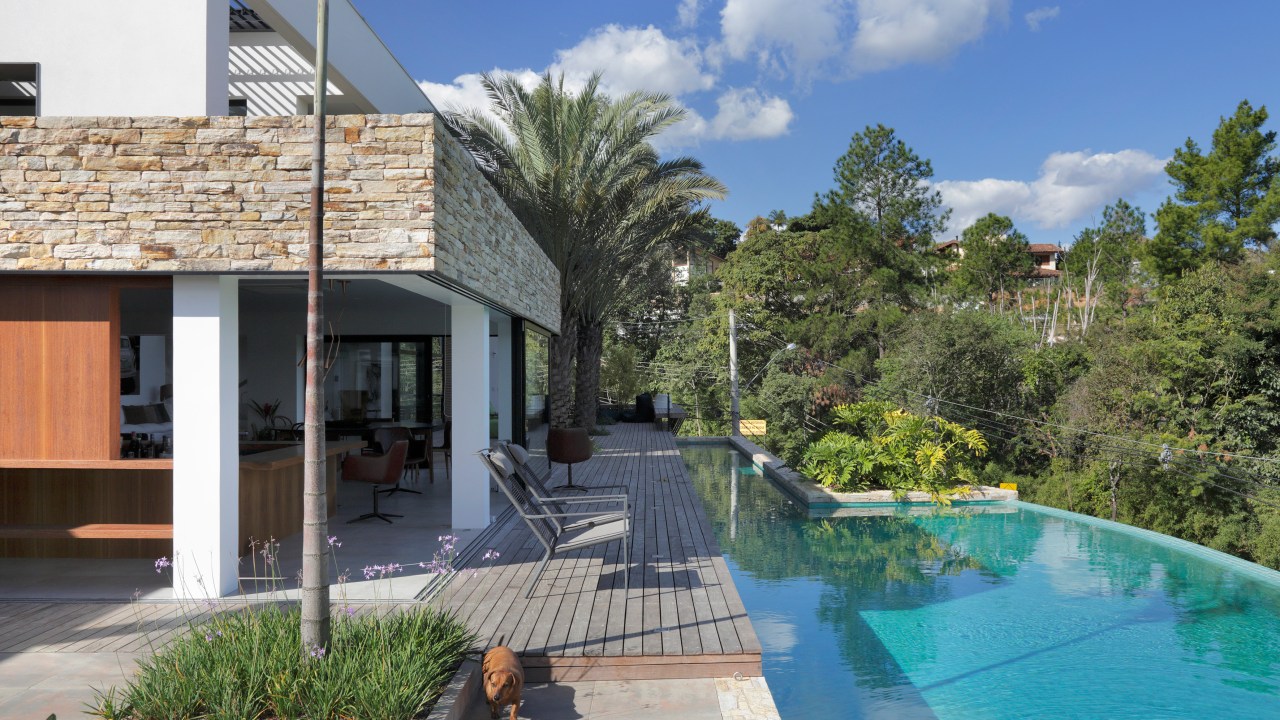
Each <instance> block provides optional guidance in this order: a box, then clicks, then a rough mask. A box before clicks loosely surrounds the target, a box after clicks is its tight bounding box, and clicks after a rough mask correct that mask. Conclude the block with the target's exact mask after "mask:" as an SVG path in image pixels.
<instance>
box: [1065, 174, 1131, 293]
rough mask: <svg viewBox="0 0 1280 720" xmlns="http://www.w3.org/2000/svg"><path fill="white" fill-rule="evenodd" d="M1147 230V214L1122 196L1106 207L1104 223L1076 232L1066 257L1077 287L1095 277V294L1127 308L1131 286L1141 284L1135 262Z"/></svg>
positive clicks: (1067, 270)
mask: <svg viewBox="0 0 1280 720" xmlns="http://www.w3.org/2000/svg"><path fill="white" fill-rule="evenodd" d="M1146 232H1147V220H1146V213H1144V212H1142V209H1141V208H1138V207H1135V206H1133V205H1130V204H1129V203H1127V202H1125V200H1124V198H1120V199H1118V200H1116V201H1115V203H1114V204H1111V205H1108V206H1107V207H1106V208H1104V209H1103V211H1102V224H1101V225H1099V226H1098V227H1089V228H1085V229H1084V230H1081V231H1080V233H1079V234H1078V235H1076V238H1075V241H1074V242H1073V243H1072V244H1071V247H1070V248H1069V249H1068V250H1067V251H1066V254H1065V256H1064V257H1063V268H1064V269H1065V270H1066V272H1067V275H1068V277H1070V278H1072V280H1073V281H1074V282H1075V284H1076V285H1077V287H1079V285H1080V284H1081V283H1082V282H1083V281H1085V280H1086V279H1087V278H1090V276H1092V277H1093V280H1094V282H1095V285H1094V287H1091V288H1090V292H1091V294H1093V295H1099V294H1102V295H1104V296H1105V297H1106V298H1107V300H1108V301H1109V303H1110V304H1111V305H1112V306H1114V307H1117V308H1123V306H1124V304H1125V302H1126V301H1127V300H1128V294H1129V290H1130V288H1132V287H1134V286H1135V285H1136V284H1137V282H1136V281H1137V278H1135V276H1134V269H1133V263H1134V259H1135V258H1137V257H1138V253H1140V252H1141V251H1142V248H1143V241H1144V240H1145V236H1146ZM1081 294H1083V292H1082V293H1081Z"/></svg>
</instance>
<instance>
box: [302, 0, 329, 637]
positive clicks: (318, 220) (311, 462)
mask: <svg viewBox="0 0 1280 720" xmlns="http://www.w3.org/2000/svg"><path fill="white" fill-rule="evenodd" d="M328 46H329V0H316V76H315V82H316V88H315V99H314V103H315V106H314V107H313V108H312V110H313V112H314V118H313V125H314V129H315V142H314V144H313V145H312V146H311V224H310V227H309V228H308V230H309V232H308V238H307V239H308V246H307V253H308V255H307V385H306V406H305V410H304V411H303V427H304V430H303V480H302V483H303V490H302V494H303V499H302V653H303V654H304V655H306V654H307V653H309V652H313V651H314V649H315V648H323V649H327V648H328V647H329V630H330V619H329V544H328V538H327V537H326V536H327V535H328V534H329V513H328V501H327V499H326V497H325V472H324V470H325V468H324V395H323V393H324V384H323V383H324V367H323V362H324V346H323V342H324V336H323V335H322V334H321V333H320V327H321V325H322V324H323V322H324V292H323V290H322V289H321V287H320V281H321V273H322V268H323V265H324V136H325V95H326V90H327V89H328V85H329V78H328V76H329V73H328V68H329V47H328Z"/></svg>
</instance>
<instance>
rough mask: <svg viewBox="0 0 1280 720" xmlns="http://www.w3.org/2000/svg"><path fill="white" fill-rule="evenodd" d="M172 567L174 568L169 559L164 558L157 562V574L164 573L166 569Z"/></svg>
mask: <svg viewBox="0 0 1280 720" xmlns="http://www.w3.org/2000/svg"><path fill="white" fill-rule="evenodd" d="M172 566H173V563H172V562H170V560H169V558H167V557H162V558H160V559H159V560H157V561H156V572H157V573H159V572H163V571H164V569H165V568H167V567H172Z"/></svg>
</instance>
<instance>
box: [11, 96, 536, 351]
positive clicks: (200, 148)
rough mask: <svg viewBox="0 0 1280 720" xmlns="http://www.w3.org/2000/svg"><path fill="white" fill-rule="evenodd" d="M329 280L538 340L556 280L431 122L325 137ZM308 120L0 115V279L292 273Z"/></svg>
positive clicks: (301, 224)
mask: <svg viewBox="0 0 1280 720" xmlns="http://www.w3.org/2000/svg"><path fill="white" fill-rule="evenodd" d="M325 141H326V150H325V152H326V156H327V162H326V170H325V190H326V194H325V268H326V270H329V271H341V272H362V273H363V272H369V273H378V272H416V273H423V274H434V275H438V276H440V277H443V278H445V279H448V280H450V281H451V282H453V283H456V284H458V285H460V286H462V287H464V288H466V289H467V290H470V291H471V292H474V293H476V294H478V295H480V296H482V297H484V298H485V299H487V300H489V301H491V302H493V303H495V304H497V305H499V306H501V307H503V308H505V309H508V310H510V311H512V312H513V313H515V314H517V315H521V316H524V317H527V318H530V319H532V320H535V321H536V322H538V323H540V324H543V325H545V326H547V327H552V328H554V327H558V325H559V275H558V273H557V271H556V270H555V267H554V266H553V265H552V264H551V261H550V260H548V259H547V257H546V256H545V255H544V254H543V253H542V251H541V250H540V249H539V248H538V247H537V244H536V243H535V242H534V241H533V239H532V238H530V237H529V235H528V233H527V232H525V230H524V228H523V227H522V226H521V225H520V223H519V222H518V221H517V220H516V219H515V217H514V216H513V215H512V214H511V212H510V210H509V209H508V208H507V207H506V205H505V204H503V203H502V201H501V199H500V198H499V197H498V194H497V192H496V191H495V190H494V189H493V188H492V187H491V186H490V185H489V184H488V182H487V181H486V180H485V179H484V177H483V175H482V174H481V173H480V171H479V170H478V169H477V168H476V167H475V164H474V163H473V162H472V161H471V159H470V156H469V155H467V153H466V151H465V150H464V149H463V148H462V147H461V146H460V145H459V144H458V143H457V141H456V140H454V138H452V137H451V136H450V135H449V134H448V133H447V132H445V131H444V129H443V127H442V126H441V124H440V121H439V119H438V118H437V117H435V116H434V115H432V114H415V115H340V116H336V117H332V118H330V119H329V127H328V129H327V130H326V136H325ZM311 145H312V130H311V118H310V117H306V116H289V117H74V118H72V117H36V118H32V117H0V272H9V271H51V272H77V271H95V272H113V273H114V272H153V273H159V274H168V273H187V272H205V273H236V274H253V273H279V272H291V273H298V272H302V271H304V270H305V267H306V258H307V221H308V216H309V213H310V168H311Z"/></svg>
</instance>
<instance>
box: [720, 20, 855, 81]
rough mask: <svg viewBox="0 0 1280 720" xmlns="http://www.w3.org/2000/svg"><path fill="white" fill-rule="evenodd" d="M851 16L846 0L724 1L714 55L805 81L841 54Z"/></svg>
mask: <svg viewBox="0 0 1280 720" xmlns="http://www.w3.org/2000/svg"><path fill="white" fill-rule="evenodd" d="M851 10H852V9H851V8H850V7H849V4H848V2H847V0H727V2H726V3H725V6H724V9H723V10H721V11H720V33H721V45H720V47H719V48H718V50H719V51H720V52H723V53H725V54H726V55H727V56H728V57H729V58H731V59H733V60H748V59H751V60H755V61H756V62H757V63H758V64H759V65H760V66H761V67H764V68H766V69H769V70H774V71H790V72H791V73H793V74H794V75H795V76H796V77H797V78H798V79H800V80H801V81H802V82H803V81H807V80H808V79H810V78H811V77H812V76H813V75H815V74H816V73H817V72H818V70H819V69H820V68H821V66H822V65H823V63H824V62H826V61H827V60H829V59H831V58H833V57H836V56H838V55H839V54H840V52H841V50H842V48H843V43H842V41H841V39H840V35H841V32H840V31H841V28H842V26H843V25H844V24H845V21H846V20H847V16H848V15H849V14H850V13H851Z"/></svg>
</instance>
